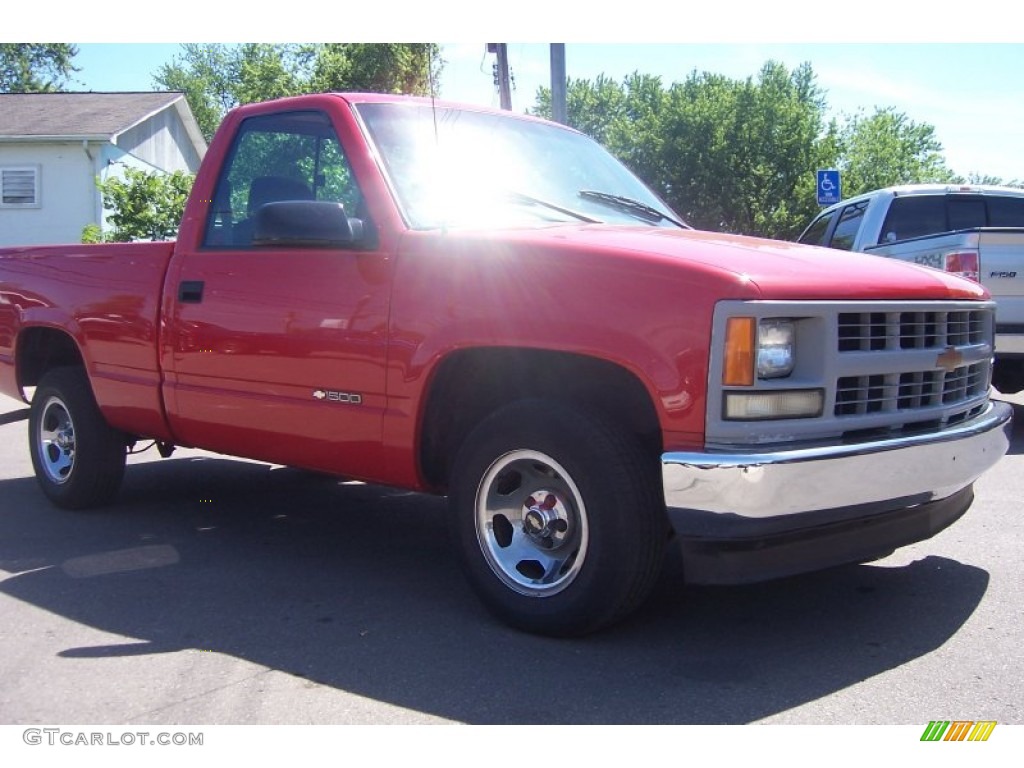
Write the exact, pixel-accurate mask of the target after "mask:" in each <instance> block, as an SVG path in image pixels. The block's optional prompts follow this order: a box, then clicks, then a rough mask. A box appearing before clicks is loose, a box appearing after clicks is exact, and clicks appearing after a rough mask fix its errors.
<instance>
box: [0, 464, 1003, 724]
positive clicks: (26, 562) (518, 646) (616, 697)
mask: <svg viewBox="0 0 1024 768" xmlns="http://www.w3.org/2000/svg"><path fill="white" fill-rule="evenodd" d="M0 500H2V501H0V569H2V570H3V571H6V572H8V574H11V575H10V576H9V577H8V578H6V579H5V580H3V581H2V582H0V592H3V593H5V594H7V595H9V596H11V597H13V598H16V599H17V600H20V601H24V602H26V603H28V604H31V605H34V606H38V607H39V608H42V609H44V610H46V611H49V612H52V613H54V614H57V615H58V616H61V617H66V618H67V619H70V620H72V621H74V622H79V623H82V624H85V625H88V626H91V627H95V628H98V629H99V630H102V631H104V632H110V633H116V634H118V635H121V636H124V637H125V638H126V644H123V645H121V644H112V645H99V646H95V647H68V648H66V649H63V650H62V651H61V652H60V653H59V654H58V656H59V657H60V658H61V659H69V660H77V661H75V662H74V663H78V664H81V663H82V661H81V660H88V659H104V658H109V657H116V656H124V655H145V654H160V653H185V652H190V651H199V650H202V651H206V650H209V651H214V652H217V653H221V654H230V655H231V656H234V657H237V658H240V659H244V660H247V661H249V662H252V663H255V664H258V665H263V666H265V667H268V668H270V669H273V670H278V671H280V672H283V673H285V674H287V675H292V676H297V677H300V678H305V680H306V681H307V683H308V684H309V685H311V686H329V687H331V688H335V689H338V690H343V691H346V692H349V693H352V694H356V695H358V696H362V697H368V698H371V699H374V700H377V701H383V702H388V703H390V704H393V705H396V706H400V707H404V708H407V709H410V710H415V711H418V712H422V713H427V714H429V715H432V716H436V717H441V718H448V719H452V720H456V721H462V722H467V723H545V724H579V723H655V724H657V723H679V724H689V723H747V722H751V721H754V720H757V719H760V718H764V717H767V716H770V715H773V714H776V713H779V712H782V711H785V710H788V709H790V708H793V707H796V706H799V705H801V704H804V703H806V702H809V701H813V700H815V699H818V698H820V697H822V696H826V695H828V694H830V693H833V692H835V691H838V690H841V689H843V688H846V687H848V686H850V685H853V684H855V683H857V682H859V681H862V680H865V679H867V678H870V677H872V676H874V675H877V674H879V673H881V672H884V671H886V670H889V669H892V668H894V667H898V666H900V665H903V664H906V663H907V662H909V661H912V660H913V659H916V658H919V657H921V656H923V655H925V654H928V653H929V652H931V651H934V650H935V649H937V648H939V647H940V646H941V645H943V644H944V643H945V642H946V641H947V640H949V638H950V637H951V636H952V635H954V634H955V633H956V632H957V630H958V628H959V627H960V626H961V625H962V624H963V623H964V622H965V621H966V620H967V619H968V617H970V616H971V614H972V612H973V611H974V610H975V609H976V607H977V606H978V604H979V602H980V601H981V599H982V596H983V595H984V593H985V591H986V588H987V585H988V574H987V573H986V572H985V571H983V570H981V569H978V568H975V567H971V566H969V565H964V564H961V563H959V562H955V561H952V560H949V559H944V558H941V557H927V558H925V559H923V560H919V561H917V562H914V563H912V564H910V565H906V566H902V567H880V566H874V565H861V566H850V567H844V568H838V569H834V570H831V571H827V572H823V573H818V574H815V575H811V576H807V577H800V578H790V579H786V580H782V581H776V582H770V583H766V584H761V585H756V586H748V587H742V588H740V587H735V588H732V587H730V588H725V587H718V588H710V587H705V588H686V589H683V588H682V586H681V584H680V582H679V572H678V563H675V562H674V561H671V560H670V562H669V564H668V567H667V568H666V574H665V576H664V577H663V579H662V581H661V582H660V584H659V586H658V588H657V590H656V592H655V594H654V596H653V597H652V599H651V600H650V602H649V603H648V604H647V605H646V606H644V607H643V608H642V609H641V611H640V612H639V613H638V614H636V615H634V616H633V617H632V618H630V619H629V620H627V621H626V622H625V623H623V624H620V625H618V626H616V627H613V628H611V629H610V630H607V631H605V632H603V633H600V634H597V635H595V636H592V637H589V638H585V639H582V640H570V641H566V640H561V641H559V640H551V639H545V638H539V637H532V636H529V635H525V634H520V633H518V632H515V631H513V630H510V629H508V628H506V627H504V626H503V625H501V624H499V623H497V622H496V621H494V620H493V619H491V618H490V616H489V615H488V614H486V613H485V612H484V610H483V609H482V608H481V607H480V606H479V604H478V603H477V601H476V599H475V598H474V596H473V595H472V593H471V592H470V590H469V588H468V587H467V586H466V584H465V583H464V582H463V579H462V576H461V573H460V572H459V569H458V567H457V565H456V563H455V562H454V559H453V557H452V550H451V548H450V544H449V541H448V537H447V534H446V526H445V515H446V509H445V504H444V501H443V500H440V499H434V498H429V497H423V496H417V495H414V494H409V493H404V492H400V491H395V490H389V489H383V488H378V487H373V486H365V485H361V484H343V483H340V482H339V481H337V480H333V479H329V478H320V477H316V476H310V475H308V474H307V473H302V472H298V471H295V470H290V469H283V468H271V467H269V466H267V465H262V464H255V463H250V462H240V461H230V460H226V459H221V458H184V459H171V460H168V461H164V462H158V463H145V464H137V465H134V466H130V467H129V470H128V474H127V477H126V481H125V485H124V488H123V490H122V493H121V495H120V496H119V498H118V501H117V503H116V504H115V505H114V506H113V507H110V508H108V509H105V510H102V511H98V512H88V513H72V512H63V511H59V510H55V509H52V508H50V507H49V506H48V505H47V504H46V503H45V502H44V501H43V500H42V497H41V494H40V493H39V491H38V489H37V488H36V485H35V481H34V480H33V479H31V478H20V479H13V480H4V481H0ZM58 663H60V662H59V661H58ZM59 684H60V683H59V681H54V680H51V681H50V683H48V685H59ZM160 684H161V683H160V681H159V680H152V679H150V680H149V682H148V685H151V686H159V685H160ZM168 684H170V683H168ZM111 685H112V686H115V687H116V686H117V685H118V683H117V682H113V681H112V682H111ZM7 714H8V715H10V714H11V713H7ZM167 716H170V717H173V713H171V714H170V715H168V714H166V713H165V715H164V717H167ZM124 717H125V718H126V719H127V718H130V717H133V718H137V717H138V714H137V712H136V713H129V712H126V713H125V714H124ZM302 717H304V718H308V717H309V716H308V715H303V716H302ZM58 719H59V718H58ZM89 722H98V721H96V720H90V721H89ZM278 722H283V720H279V721H278ZM298 722H303V720H302V719H299V720H298Z"/></svg>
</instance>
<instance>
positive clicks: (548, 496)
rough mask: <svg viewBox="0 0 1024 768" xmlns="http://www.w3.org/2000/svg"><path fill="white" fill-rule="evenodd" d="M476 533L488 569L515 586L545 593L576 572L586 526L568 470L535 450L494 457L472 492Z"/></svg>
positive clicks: (553, 591) (586, 537)
mask: <svg viewBox="0 0 1024 768" xmlns="http://www.w3.org/2000/svg"><path fill="white" fill-rule="evenodd" d="M476 536H477V541H478V543H479V545H480V550H481V551H482V552H483V554H484V557H485V558H486V560H487V563H488V565H489V566H490V567H491V570H493V571H494V573H495V575H496V576H498V578H499V579H501V581H502V582H504V583H505V584H506V585H507V586H508V587H510V588H511V589H512V590H514V591H515V592H518V593H519V594H522V595H528V596H531V597H549V596H551V595H555V594H558V593H559V592H561V591H562V590H563V589H565V588H566V587H568V586H569V585H570V584H571V583H572V581H573V580H574V579H575V578H576V576H577V575H578V574H579V572H580V568H581V567H582V566H583V561H584V558H585V556H586V552H587V544H588V540H589V531H588V527H587V511H586V507H585V506H584V504H583V497H582V495H581V494H580V491H579V489H578V488H577V487H576V484H575V483H574V482H573V480H572V478H571V477H570V476H569V474H568V472H566V471H565V469H564V468H563V467H562V466H561V465H560V464H559V463H558V462H556V461H555V460H554V459H552V458H551V457H550V456H547V455H545V454H543V453H539V452H537V451H527V450H517V451H511V452H509V453H506V454H504V455H503V456H501V457H499V458H498V459H497V460H496V461H495V462H494V463H493V464H491V466H490V468H489V469H488V470H487V472H486V474H485V475H484V477H483V479H482V480H481V481H480V486H479V488H478V489H477V494H476Z"/></svg>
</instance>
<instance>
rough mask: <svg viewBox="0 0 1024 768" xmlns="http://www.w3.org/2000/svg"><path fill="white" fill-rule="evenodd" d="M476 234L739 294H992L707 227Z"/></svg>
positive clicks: (915, 270)
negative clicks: (719, 283)
mask: <svg viewBox="0 0 1024 768" xmlns="http://www.w3.org/2000/svg"><path fill="white" fill-rule="evenodd" d="M450 234H456V233H455V232H452V233H450ZM465 234H468V233H465ZM477 234H479V235H481V236H483V237H488V239H489V237H498V238H500V239H502V240H506V242H508V241H514V242H516V243H518V244H519V245H521V246H522V247H526V248H530V249H531V250H532V249H539V250H548V249H554V250H558V251H563V252H564V251H566V250H569V251H573V252H577V253H580V252H586V253H588V254H589V255H591V256H592V257H594V258H602V259H622V258H623V257H624V256H625V257H628V258H630V259H635V260H638V261H639V262H643V263H645V264H647V265H649V266H652V267H653V266H655V265H661V266H662V267H668V268H672V269H673V270H674V271H678V268H679V267H680V266H684V265H685V266H686V267H687V268H688V269H689V270H691V271H693V270H696V271H698V272H701V273H705V275H706V276H707V277H709V278H712V279H714V278H715V277H717V278H718V280H723V281H725V282H734V284H735V285H736V287H737V289H738V292H737V296H736V298H742V297H748V298H762V299H779V300H781V299H788V300H842V299H869V300H870V299H877V300H885V299H940V300H949V299H985V298H988V293H987V292H986V291H985V289H984V288H983V287H982V286H981V285H979V284H978V283H974V282H972V281H969V280H965V279H963V278H959V277H956V276H954V275H950V274H948V273H945V272H940V271H938V270H934V269H930V268H928V267H921V266H918V265H916V264H908V263H905V262H901V261H896V260H893V259H886V258H881V257H878V256H869V255H866V254H862V253H851V252H847V251H838V250H833V249H830V248H819V247H815V246H807V245H799V244H796V243H787V242H782V241H778V240H766V239H760V238H752V237H743V236H739V235H727V234H720V233H715V232H706V231H701V230H673V229H660V228H655V227H631V226H621V227H620V226H609V225H579V226H575V225H573V226H558V227H550V228H544V229H530V230H503V231H500V232H491V233H490V234H489V236H488V235H483V234H482V233H477ZM471 236H472V235H471ZM508 244H510V245H511V244H512V243H511V242H509V243H508ZM637 266H639V265H637Z"/></svg>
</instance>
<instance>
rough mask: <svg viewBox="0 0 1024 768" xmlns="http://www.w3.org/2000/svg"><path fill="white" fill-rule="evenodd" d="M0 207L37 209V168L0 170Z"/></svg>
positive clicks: (14, 167)
mask: <svg viewBox="0 0 1024 768" xmlns="http://www.w3.org/2000/svg"><path fill="white" fill-rule="evenodd" d="M0 207H2V208H38V207H39V166H31V165H27V166H20V167H18V166H9V167H6V168H0Z"/></svg>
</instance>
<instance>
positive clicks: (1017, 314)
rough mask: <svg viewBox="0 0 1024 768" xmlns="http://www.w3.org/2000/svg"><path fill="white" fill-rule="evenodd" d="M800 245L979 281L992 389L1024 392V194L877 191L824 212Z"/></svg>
mask: <svg viewBox="0 0 1024 768" xmlns="http://www.w3.org/2000/svg"><path fill="white" fill-rule="evenodd" d="M798 240H799V242H801V243H808V244H811V245H825V246H829V247H831V248H838V249H840V250H845V251H863V252H865V253H871V254H875V255H877V256H888V257H890V258H894V259H901V260H903V261H911V262H915V263H917V264H923V265H925V266H929V267H934V268H936V269H941V270H945V271H946V272H954V273H957V274H960V275H963V276H965V277H969V278H971V279H973V280H977V281H979V282H980V283H981V284H982V285H984V286H985V288H987V289H988V291H989V293H990V294H992V298H993V299H995V302H996V336H995V343H996V366H995V369H994V371H993V382H992V383H993V384H994V385H995V386H996V388H997V389H999V390H1000V391H1002V392H1017V391H1019V390H1021V389H1024V189H1016V188H1011V187H994V186H959V185H956V186H947V185H939V184H915V185H909V186H902V187H888V188H886V189H879V190H875V191H874V192H868V193H866V194H863V195H858V196H857V197H852V198H850V199H849V200H844V201H843V202H841V203H837V204H835V205H833V206H831V207H829V208H826V209H825V210H823V211H822V212H821V213H820V214H819V215H818V216H817V217H815V219H814V220H813V221H812V222H811V223H810V225H809V226H808V227H807V229H805V230H804V232H803V234H801V235H800V237H799V238H798Z"/></svg>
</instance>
